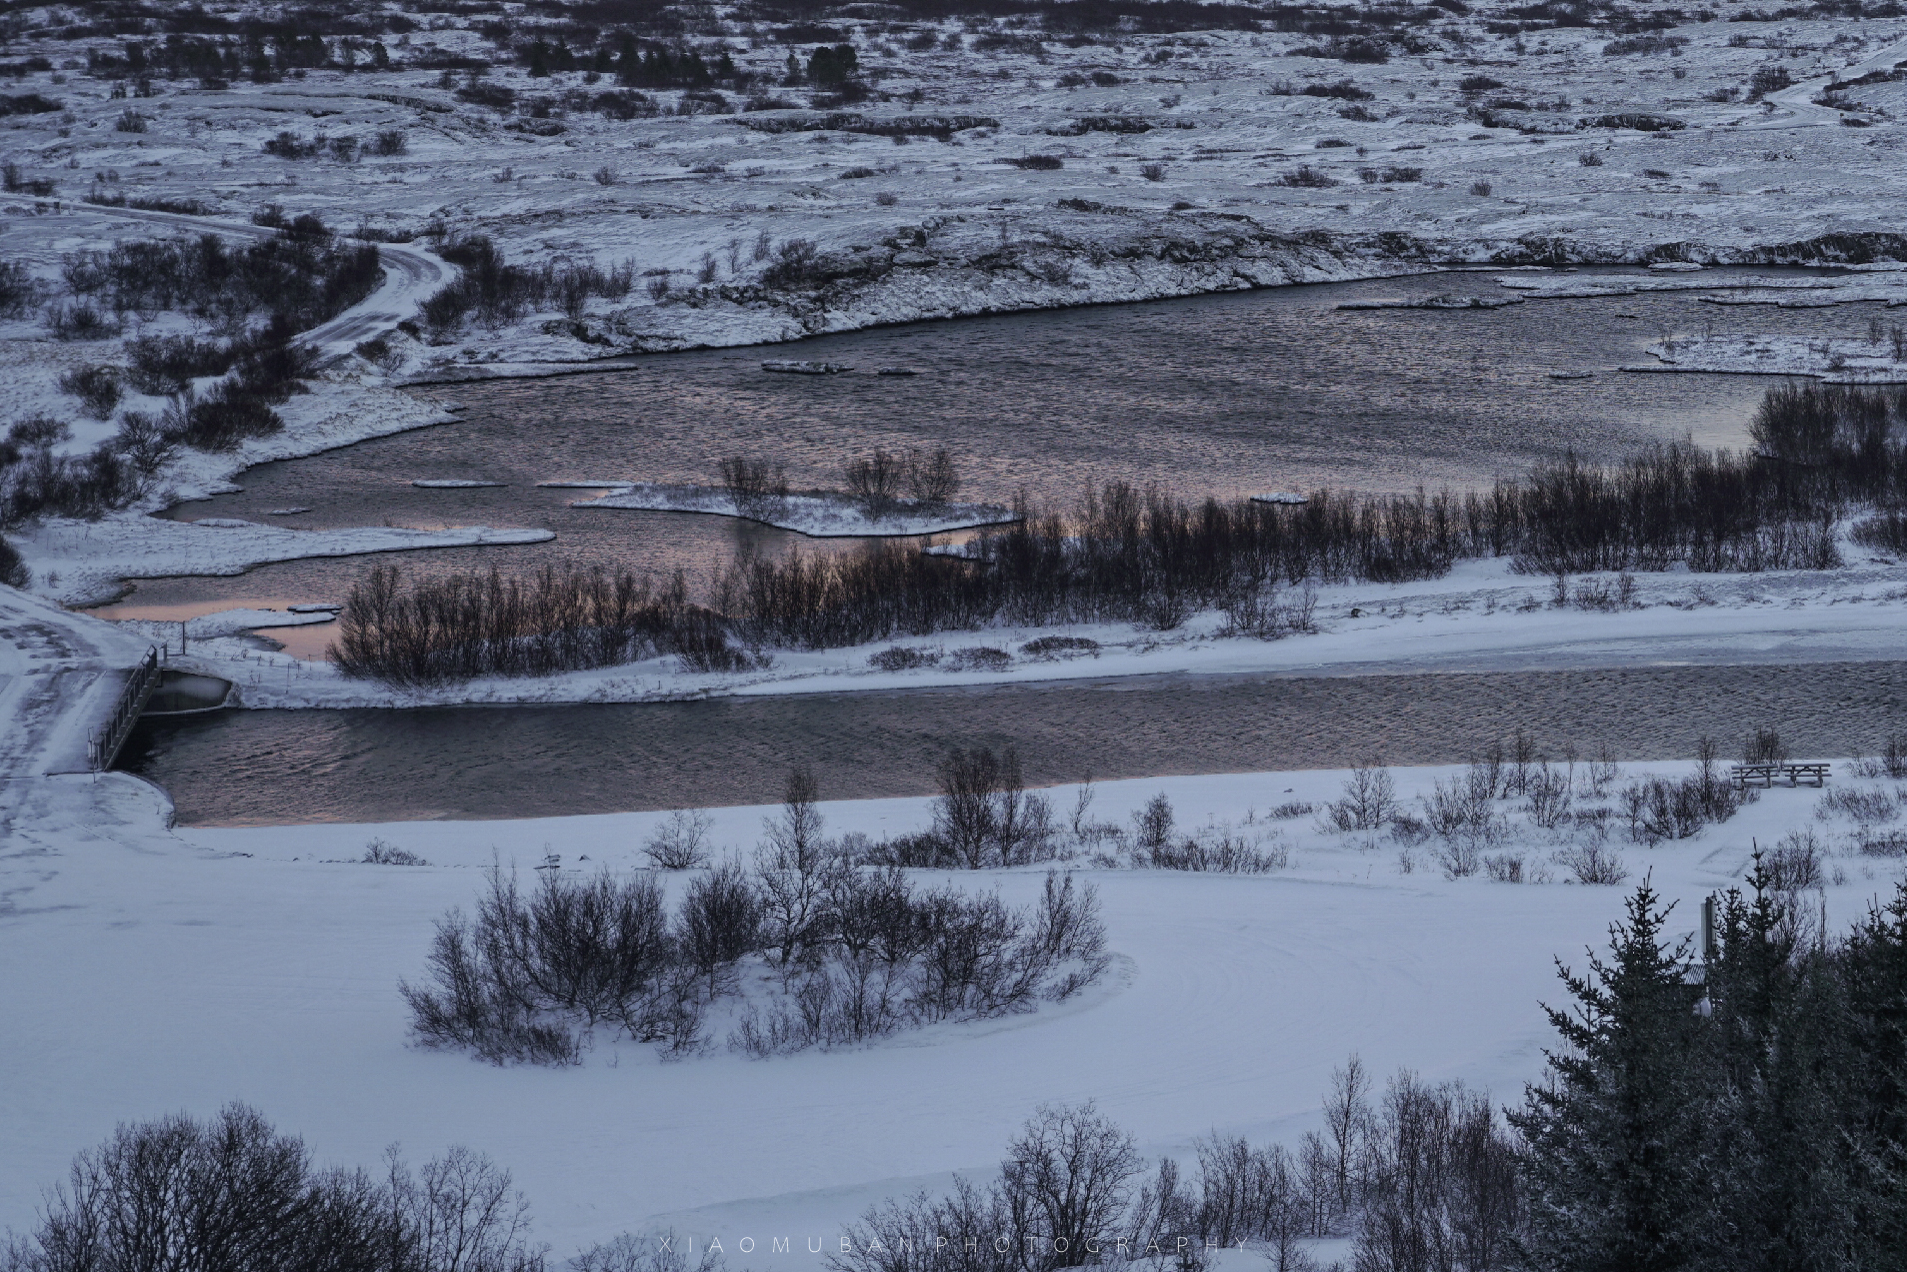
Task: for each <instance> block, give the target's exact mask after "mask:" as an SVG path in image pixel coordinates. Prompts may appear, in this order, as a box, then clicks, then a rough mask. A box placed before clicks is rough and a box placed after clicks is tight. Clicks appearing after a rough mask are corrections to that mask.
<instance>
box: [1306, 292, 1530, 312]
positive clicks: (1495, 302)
mask: <svg viewBox="0 0 1907 1272" xmlns="http://www.w3.org/2000/svg"><path fill="white" fill-rule="evenodd" d="M1522 303H1523V297H1521V296H1458V295H1456V294H1455V293H1452V292H1445V293H1443V294H1442V295H1439V296H1426V297H1424V298H1423V299H1421V300H1347V301H1345V302H1344V303H1343V304H1341V305H1339V306H1338V308H1339V309H1502V308H1503V307H1504V306H1506V305H1520V304H1522Z"/></svg>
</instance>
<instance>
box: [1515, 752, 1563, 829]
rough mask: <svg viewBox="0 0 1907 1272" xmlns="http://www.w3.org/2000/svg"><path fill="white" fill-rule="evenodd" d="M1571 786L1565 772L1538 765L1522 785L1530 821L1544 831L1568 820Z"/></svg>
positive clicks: (1545, 765)
mask: <svg viewBox="0 0 1907 1272" xmlns="http://www.w3.org/2000/svg"><path fill="white" fill-rule="evenodd" d="M1573 786H1574V783H1573V782H1571V781H1570V777H1569V774H1568V772H1566V771H1565V770H1563V769H1556V768H1551V767H1550V766H1549V764H1548V763H1547V762H1544V763H1542V764H1539V765H1538V766H1537V768H1536V769H1535V771H1534V772H1532V773H1531V774H1530V776H1529V778H1528V779H1527V780H1526V781H1525V782H1524V785H1523V790H1524V798H1525V799H1526V800H1527V801H1528V803H1527V808H1528V811H1529V815H1530V820H1531V821H1533V822H1535V823H1536V824H1537V825H1538V826H1541V827H1542V828H1543V829H1544V830H1554V829H1556V827H1557V826H1559V825H1561V824H1562V823H1563V822H1564V821H1566V820H1567V819H1568V818H1569V807H1570V803H1571V800H1572V793H1571V787H1573Z"/></svg>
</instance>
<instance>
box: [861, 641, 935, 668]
mask: <svg viewBox="0 0 1907 1272" xmlns="http://www.w3.org/2000/svg"><path fill="white" fill-rule="evenodd" d="M867 661H868V665H869V666H871V667H873V668H875V669H876V670H879V671H912V670H913V669H914V668H916V667H931V666H933V665H934V664H935V663H937V662H939V661H940V654H939V652H938V651H936V650H931V649H910V648H909V647H907V646H905V645H894V646H892V647H890V648H888V649H883V650H881V651H880V652H879V653H875V654H870V655H868V659H867Z"/></svg>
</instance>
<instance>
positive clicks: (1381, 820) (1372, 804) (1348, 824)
mask: <svg viewBox="0 0 1907 1272" xmlns="http://www.w3.org/2000/svg"><path fill="white" fill-rule="evenodd" d="M1396 814H1397V786H1396V783H1395V782H1393V781H1392V780H1391V774H1390V770H1389V769H1387V768H1384V767H1383V765H1382V761H1380V760H1376V759H1370V760H1366V761H1364V762H1363V763H1362V764H1359V765H1357V766H1356V767H1355V768H1353V769H1352V770H1351V777H1350V780H1349V781H1347V782H1346V783H1345V784H1344V794H1343V796H1342V797H1341V798H1339V799H1336V800H1333V801H1332V802H1331V804H1330V806H1329V808H1328V809H1327V810H1326V816H1327V817H1328V818H1329V819H1330V823H1331V825H1332V827H1334V828H1335V829H1337V830H1339V831H1342V832H1345V833H1349V832H1351V831H1358V830H1382V829H1383V828H1384V826H1385V825H1386V823H1388V822H1389V821H1390V820H1391V818H1393V817H1394V816H1396Z"/></svg>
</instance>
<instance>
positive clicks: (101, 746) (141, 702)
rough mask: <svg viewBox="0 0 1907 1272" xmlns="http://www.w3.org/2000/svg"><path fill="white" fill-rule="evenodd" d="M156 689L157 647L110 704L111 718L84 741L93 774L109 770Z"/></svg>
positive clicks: (154, 646)
mask: <svg viewBox="0 0 1907 1272" xmlns="http://www.w3.org/2000/svg"><path fill="white" fill-rule="evenodd" d="M158 687H159V647H158V646H157V645H152V646H149V647H147V649H146V656H145V657H144V658H143V659H141V660H140V662H139V665H138V666H137V667H134V668H133V669H132V674H131V675H130V676H128V677H127V678H126V687H125V688H124V689H123V690H121V691H120V694H119V701H118V702H116V703H114V704H113V714H112V717H111V718H110V719H108V720H107V721H106V723H105V724H104V725H103V726H102V727H100V728H98V729H95V730H94V731H93V735H92V736H91V737H90V738H89V739H87V742H86V762H87V763H88V764H89V765H91V766H92V770H93V772H95V773H102V772H104V771H105V770H107V769H109V768H111V767H112V765H113V761H114V760H115V759H117V758H118V756H119V748H120V747H122V746H124V745H126V739H127V738H129V737H131V736H132V727H133V725H135V724H137V723H139V713H140V712H142V711H144V710H145V709H146V700H147V699H148V698H150V697H152V691H153V690H154V689H156V688H158Z"/></svg>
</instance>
